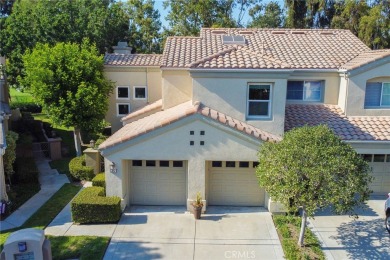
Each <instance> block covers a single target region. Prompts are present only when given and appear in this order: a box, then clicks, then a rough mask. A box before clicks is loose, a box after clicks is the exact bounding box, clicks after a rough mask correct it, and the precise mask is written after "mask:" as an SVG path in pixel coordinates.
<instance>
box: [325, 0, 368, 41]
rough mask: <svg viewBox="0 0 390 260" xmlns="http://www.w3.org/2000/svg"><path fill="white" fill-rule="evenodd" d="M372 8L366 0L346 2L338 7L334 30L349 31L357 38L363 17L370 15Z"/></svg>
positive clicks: (348, 0) (333, 25) (333, 22)
mask: <svg viewBox="0 0 390 260" xmlns="http://www.w3.org/2000/svg"><path fill="white" fill-rule="evenodd" d="M369 10H370V7H369V6H368V5H367V2H366V1H365V0H345V1H341V2H339V3H338V4H337V5H336V15H335V16H334V17H333V19H332V23H331V26H332V28H340V29H349V30H350V31H351V32H352V33H353V34H355V35H356V36H357V35H358V34H359V23H360V20H361V18H362V17H363V16H366V15H368V14H369Z"/></svg>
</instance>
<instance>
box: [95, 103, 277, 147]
mask: <svg viewBox="0 0 390 260" xmlns="http://www.w3.org/2000/svg"><path fill="white" fill-rule="evenodd" d="M195 114H199V115H202V116H204V117H207V118H210V119H212V120H214V121H217V122H219V123H220V124H222V125H225V126H227V127H230V128H233V129H235V130H237V131H239V132H241V133H244V134H246V135H249V136H252V137H254V138H256V139H259V140H262V141H269V142H276V141H280V140H281V137H279V136H276V135H273V134H270V133H267V132H265V131H263V130H260V129H258V128H255V127H253V126H251V125H249V124H247V123H245V122H242V121H239V120H237V119H234V118H232V117H230V116H227V115H225V114H223V113H220V112H218V111H216V110H214V109H211V108H209V107H206V106H203V105H201V104H200V103H199V102H196V103H195V104H194V105H193V104H192V101H188V102H185V103H183V104H180V105H177V106H175V107H172V108H169V109H166V110H163V111H159V112H157V113H154V114H152V115H148V116H146V117H143V118H141V119H139V120H136V121H134V122H130V123H129V124H126V125H124V126H123V127H122V128H121V129H119V130H118V131H117V132H115V133H114V134H113V135H112V136H110V137H109V138H108V139H107V140H106V141H104V142H103V143H102V144H101V145H100V146H99V149H106V148H108V147H112V146H115V145H117V144H120V143H123V142H126V141H128V140H131V139H133V138H136V137H138V136H141V135H143V134H146V133H148V132H151V131H153V130H155V129H158V128H161V127H163V126H166V125H169V124H172V123H174V122H176V121H178V120H180V119H183V118H185V117H188V116H191V115H195ZM130 115H131V114H130Z"/></svg>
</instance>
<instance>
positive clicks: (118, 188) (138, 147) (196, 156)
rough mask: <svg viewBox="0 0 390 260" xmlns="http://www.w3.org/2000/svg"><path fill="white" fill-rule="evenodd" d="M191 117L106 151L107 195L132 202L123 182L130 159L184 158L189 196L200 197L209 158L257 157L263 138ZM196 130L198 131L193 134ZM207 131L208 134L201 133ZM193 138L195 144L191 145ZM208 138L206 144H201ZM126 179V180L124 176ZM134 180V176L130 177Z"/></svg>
mask: <svg viewBox="0 0 390 260" xmlns="http://www.w3.org/2000/svg"><path fill="white" fill-rule="evenodd" d="M194 118H195V117H189V118H187V119H184V120H181V121H179V122H176V123H174V124H172V125H169V126H166V127H164V128H163V129H160V130H161V132H160V133H159V130H156V131H155V132H151V133H148V134H145V135H144V136H142V137H140V138H138V139H136V140H133V141H130V142H128V143H124V144H123V145H120V146H118V147H117V149H115V150H116V151H115V150H113V149H109V150H106V151H103V156H105V157H106V174H107V195H108V196H112V195H116V196H120V197H121V198H124V200H126V203H127V202H128V200H129V198H128V196H126V195H125V194H130V192H129V191H128V189H127V188H125V187H124V186H123V183H125V184H128V183H129V182H128V181H127V180H126V178H128V176H129V171H128V169H126V168H125V167H124V166H123V165H124V164H125V163H126V161H127V160H183V161H188V173H187V174H188V176H187V180H188V183H187V194H188V200H189V201H190V200H192V199H194V198H195V197H196V192H198V191H201V193H202V195H203V197H204V194H205V191H206V186H205V182H206V181H205V179H206V176H205V172H206V171H205V162H206V161H208V160H210V161H212V160H221V161H226V160H230V161H257V152H258V149H259V145H260V143H261V142H260V141H258V140H255V139H252V138H251V137H248V136H245V135H241V134H239V133H237V132H236V131H234V130H230V129H228V128H226V127H225V126H221V125H220V124H219V123H214V122H212V121H210V120H209V119H203V118H202V117H196V118H197V119H196V120H195V121H194ZM190 131H194V135H190ZM200 131H205V135H200ZM190 141H194V142H195V145H193V146H191V145H190ZM200 141H204V142H205V144H204V146H201V145H200ZM107 162H108V163H110V162H114V163H115V165H116V166H117V173H114V174H112V173H110V172H109V168H107ZM122 179H123V183H121V180H122ZM130 182H131V180H130Z"/></svg>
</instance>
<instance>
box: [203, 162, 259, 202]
mask: <svg viewBox="0 0 390 260" xmlns="http://www.w3.org/2000/svg"><path fill="white" fill-rule="evenodd" d="M210 164H211V163H210ZM208 200H209V204H210V205H226V206H264V190H263V189H261V188H260V187H259V186H258V182H257V178H256V175H255V170H254V168H239V167H235V168H229V167H216V168H213V167H211V166H210V167H209V197H208Z"/></svg>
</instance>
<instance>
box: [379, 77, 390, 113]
mask: <svg viewBox="0 0 390 260" xmlns="http://www.w3.org/2000/svg"><path fill="white" fill-rule="evenodd" d="M385 84H389V85H390V82H382V89H381V100H380V103H379V106H380V107H390V104H389V105H383V104H382V101H383V89H384V86H385ZM389 87H390V86H389Z"/></svg>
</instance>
